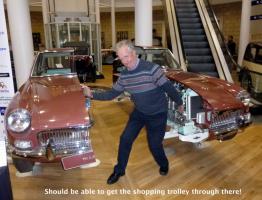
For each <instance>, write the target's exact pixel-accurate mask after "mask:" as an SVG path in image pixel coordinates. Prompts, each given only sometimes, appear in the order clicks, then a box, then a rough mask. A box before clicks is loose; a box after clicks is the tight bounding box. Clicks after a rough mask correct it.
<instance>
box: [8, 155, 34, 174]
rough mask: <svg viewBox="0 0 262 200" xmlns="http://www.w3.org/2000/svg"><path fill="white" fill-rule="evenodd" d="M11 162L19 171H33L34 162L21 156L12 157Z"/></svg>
mask: <svg viewBox="0 0 262 200" xmlns="http://www.w3.org/2000/svg"><path fill="white" fill-rule="evenodd" d="M12 160H13V164H14V166H15V168H16V169H17V171H19V172H20V173H25V172H30V171H33V167H34V162H33V161H30V160H26V159H22V158H12Z"/></svg>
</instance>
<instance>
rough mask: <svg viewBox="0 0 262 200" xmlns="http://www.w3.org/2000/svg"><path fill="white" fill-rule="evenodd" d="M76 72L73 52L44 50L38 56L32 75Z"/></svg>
mask: <svg viewBox="0 0 262 200" xmlns="http://www.w3.org/2000/svg"><path fill="white" fill-rule="evenodd" d="M71 73H75V65H74V57H73V52H69V51H68V52H43V53H40V54H39V55H38V57H37V60H36V63H35V65H34V67H33V71H32V76H49V75H66V74H71Z"/></svg>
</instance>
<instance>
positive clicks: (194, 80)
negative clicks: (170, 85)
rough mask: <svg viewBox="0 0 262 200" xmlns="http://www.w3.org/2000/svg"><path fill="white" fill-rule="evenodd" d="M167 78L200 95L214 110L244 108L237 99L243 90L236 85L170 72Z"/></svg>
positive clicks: (215, 79) (193, 74)
mask: <svg viewBox="0 0 262 200" xmlns="http://www.w3.org/2000/svg"><path fill="white" fill-rule="evenodd" d="M167 77H168V78H169V79H170V80H175V81H177V82H180V83H182V84H184V85H185V86H186V87H188V88H191V89H192V90H194V91H195V92H196V93H198V94H199V95H200V96H201V97H202V98H203V99H204V100H205V101H206V102H208V104H209V105H210V106H211V107H212V108H213V109H214V110H227V109H235V108H242V107H243V106H244V104H243V103H242V102H241V101H240V100H238V99H237V98H236V96H237V94H238V93H239V92H240V91H241V90H243V89H242V88H241V87H239V86H237V85H236V84H232V83H229V82H227V81H224V80H221V79H218V78H214V77H210V76H205V75H201V74H196V73H190V72H182V71H169V72H167Z"/></svg>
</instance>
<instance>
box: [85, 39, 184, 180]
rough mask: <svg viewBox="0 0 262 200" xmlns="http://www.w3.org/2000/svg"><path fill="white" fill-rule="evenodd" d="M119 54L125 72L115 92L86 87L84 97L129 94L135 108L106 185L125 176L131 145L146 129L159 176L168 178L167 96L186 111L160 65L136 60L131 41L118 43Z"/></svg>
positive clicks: (104, 98) (122, 136)
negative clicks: (98, 90) (166, 139)
mask: <svg viewBox="0 0 262 200" xmlns="http://www.w3.org/2000/svg"><path fill="white" fill-rule="evenodd" d="M116 52H117V55H118V57H119V59H120V60H121V62H122V63H123V65H124V66H125V69H124V70H123V71H122V72H121V75H120V77H119V79H118V81H117V82H116V83H115V84H114V85H113V87H112V89H111V90H109V91H106V92H101V93H92V92H91V91H90V89H89V88H88V87H86V88H84V93H85V95H86V96H88V97H91V98H93V99H96V100H112V99H113V98H115V97H117V96H118V95H120V94H121V93H122V92H124V91H127V92H128V93H130V95H131V99H132V101H133V102H134V105H135V108H134V110H133V112H132V113H131V114H130V117H129V120H128V122H127V125H126V127H125V129H124V131H123V133H122V135H121V137H120V144H119V149H118V158H117V164H116V165H115V167H114V171H113V173H112V174H111V175H110V176H109V178H108V180H107V183H108V184H113V183H115V182H117V181H118V179H119V178H120V177H121V176H123V175H125V169H126V166H127V162H128V158H129V154H130V151H131V148H132V144H133V142H134V140H135V139H136V138H137V136H138V134H139V132H140V130H141V129H142V128H143V127H144V126H145V127H146V130H147V140H148V144H149V148H150V151H151V153H152V155H153V157H154V159H155V161H156V162H157V164H158V165H159V167H160V168H159V173H160V175H167V173H168V169H169V166H168V160H167V157H166V155H165V152H164V149H163V144H162V142H163V138H164V135H165V128H166V122H167V98H166V94H165V93H167V94H168V95H169V96H170V97H171V98H172V99H173V100H174V101H175V102H176V104H177V105H178V106H179V107H178V109H179V111H180V112H182V111H183V105H182V100H181V97H180V95H179V93H178V92H177V90H176V88H175V87H174V86H173V84H172V83H171V82H170V81H169V80H168V79H167V78H166V76H165V74H164V72H163V70H162V69H161V68H160V67H159V65H157V64H154V63H151V62H147V61H144V60H140V59H138V58H137V55H136V51H135V49H134V46H133V44H132V42H131V41H129V40H123V41H120V42H118V43H117V44H116Z"/></svg>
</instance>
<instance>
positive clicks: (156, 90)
mask: <svg viewBox="0 0 262 200" xmlns="http://www.w3.org/2000/svg"><path fill="white" fill-rule="evenodd" d="M123 91H126V92H128V93H130V95H131V100H132V101H133V102H134V104H135V107H136V109H137V110H139V111H140V112H142V113H144V114H147V115H153V114H157V113H161V112H166V111H167V98H166V95H165V93H167V94H168V96H170V97H171V99H172V100H174V101H175V102H176V103H177V105H181V104H182V100H181V97H180V94H179V93H178V92H177V90H176V88H175V87H174V86H173V84H172V83H171V82H170V81H169V80H168V79H167V78H166V76H165V74H164V72H163V70H162V69H161V68H160V67H159V65H157V64H154V63H151V62H147V61H144V60H139V62H138V65H137V67H136V68H135V69H134V70H130V71H129V70H127V69H124V70H123V71H122V72H121V75H120V77H119V79H118V81H117V82H116V83H115V84H114V85H113V87H112V89H111V90H109V91H106V92H96V93H94V94H93V99H96V100H112V99H113V98H115V97H117V96H119V95H120V94H121V93H122V92H123Z"/></svg>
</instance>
